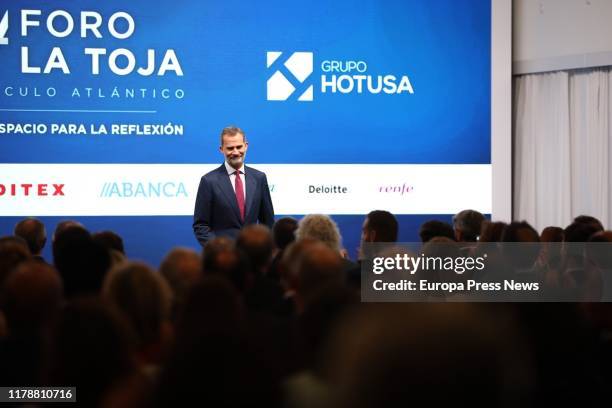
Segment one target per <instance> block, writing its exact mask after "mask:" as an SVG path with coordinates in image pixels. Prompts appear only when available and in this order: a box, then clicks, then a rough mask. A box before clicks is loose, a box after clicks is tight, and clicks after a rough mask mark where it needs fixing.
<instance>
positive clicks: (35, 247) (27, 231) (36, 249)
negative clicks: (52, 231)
mask: <svg viewBox="0 0 612 408" xmlns="http://www.w3.org/2000/svg"><path fill="white" fill-rule="evenodd" d="M14 233H15V235H16V236H18V237H21V238H23V239H25V241H26V242H27V243H28V248H29V249H30V252H31V253H32V255H38V254H39V253H40V251H42V249H43V248H44V247H45V243H46V242H47V230H46V229H45V224H43V223H42V222H41V221H40V220H38V219H36V218H26V219H24V220H21V221H19V222H18V223H17V225H15V231H14Z"/></svg>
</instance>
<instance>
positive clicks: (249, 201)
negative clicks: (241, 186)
mask: <svg viewBox="0 0 612 408" xmlns="http://www.w3.org/2000/svg"><path fill="white" fill-rule="evenodd" d="M247 170H248V171H247ZM244 175H245V177H244V178H245V180H246V203H245V206H246V208H245V209H244V218H245V220H246V219H247V217H248V214H249V211H251V207H252V206H253V198H254V197H253V196H254V195H255V190H256V189H257V181H256V180H255V177H253V172H252V171H251V170H250V169H249V168H248V167H247V166H244ZM236 207H238V205H236Z"/></svg>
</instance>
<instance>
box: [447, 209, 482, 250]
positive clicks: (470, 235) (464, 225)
mask: <svg viewBox="0 0 612 408" xmlns="http://www.w3.org/2000/svg"><path fill="white" fill-rule="evenodd" d="M484 219H485V217H484V215H482V214H481V213H479V212H478V211H475V210H463V211H461V212H459V213H457V214H455V216H454V217H453V227H454V228H455V230H456V231H460V232H461V238H462V240H463V241H465V242H474V241H476V239H477V238H478V235H480V227H481V224H482V222H483V221H484Z"/></svg>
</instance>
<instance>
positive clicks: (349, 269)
mask: <svg viewBox="0 0 612 408" xmlns="http://www.w3.org/2000/svg"><path fill="white" fill-rule="evenodd" d="M398 230H399V226H398V223H397V220H396V218H395V217H394V216H393V215H392V214H390V213H388V212H386V211H372V212H371V213H370V214H368V215H367V216H366V217H365V219H364V223H363V228H362V234H361V241H362V243H368V242H395V241H396V240H397V236H398ZM419 235H420V237H421V240H422V241H423V242H429V241H433V242H446V241H458V242H465V243H466V245H470V243H472V244H475V243H477V242H610V241H611V240H612V232H611V231H605V230H604V227H603V226H602V225H601V223H600V222H599V221H598V220H597V219H595V218H593V217H589V216H580V217H577V218H576V219H575V220H574V221H573V222H572V223H571V224H570V225H569V226H567V227H566V228H564V229H562V228H557V227H548V228H546V229H544V230H543V231H542V233H541V234H539V233H538V232H537V231H535V230H534V229H533V228H532V227H531V226H530V225H529V224H527V223H525V222H513V223H510V224H505V223H501V222H491V221H488V220H486V219H485V217H483V216H482V214H480V213H478V212H476V211H473V210H465V211H462V212H460V213H458V214H457V215H456V216H455V217H454V218H453V225H451V224H448V223H445V222H442V221H435V220H432V221H428V222H426V223H424V224H423V225H422V226H421V228H420V231H419ZM46 242H47V234H46V231H45V226H44V225H43V223H41V222H40V221H39V220H37V219H34V218H27V219H24V220H22V221H21V222H19V223H18V224H17V225H16V226H15V230H14V234H13V235H11V236H5V237H2V238H0V386H29V387H34V386H74V387H77V392H76V395H77V405H78V406H86V407H156V406H159V407H161V406H164V407H165V406H190V405H194V404H197V405H204V406H206V405H208V406H228V407H234V406H264V407H288V408H293V407H295V408H301V407H304V408H307V407H347V408H348V407H351V408H353V407H382V406H392V407H396V406H407V405H408V404H413V405H414V404H416V405H425V404H427V405H428V406H432V405H433V406H438V405H443V404H444V405H451V406H452V405H456V406H468V405H470V406H486V407H506V406H508V407H510V406H512V407H516V406H527V407H528V406H538V407H541V406H551V405H553V404H554V405H559V406H567V405H573V406H591V405H596V404H600V401H601V400H602V398H605V399H604V401H605V400H606V399H608V397H607V391H608V389H609V387H610V385H612V382H611V381H612V307H611V306H609V305H608V304H606V303H540V304H538V303H530V304H527V303H524V304H523V303H486V304H482V303H481V304H477V303H409V304H408V303H404V304H401V303H393V304H391V303H390V304H368V303H361V302H360V287H359V286H360V276H361V275H360V273H361V267H360V262H359V260H357V261H356V262H353V261H351V260H349V259H348V258H347V256H346V251H345V250H344V249H343V248H342V244H341V243H342V238H341V236H340V233H339V231H338V228H337V226H336V224H335V222H334V221H333V219H332V218H330V217H329V216H326V215H318V214H313V215H308V216H305V217H304V218H302V219H301V220H299V221H298V220H295V219H293V218H281V219H279V220H277V222H276V223H275V225H274V228H273V230H272V231H270V230H269V229H268V228H266V227H264V226H260V225H251V226H247V227H245V228H244V229H243V230H242V231H241V233H240V235H239V237H238V238H237V239H236V240H235V241H234V240H230V239H227V238H216V239H214V240H212V241H209V242H208V243H207V244H206V246H205V247H204V249H203V251H202V253H198V252H196V251H193V250H192V249H188V248H174V249H172V250H171V251H170V252H169V253H168V254H166V256H165V258H164V259H163V261H162V263H161V264H160V265H159V267H158V268H154V267H152V266H149V265H147V264H144V263H142V262H138V261H132V260H130V259H129V254H126V251H125V250H124V244H123V240H122V238H121V237H120V236H119V235H117V234H116V233H114V232H111V231H103V232H97V233H91V232H90V231H88V230H87V229H86V226H83V225H81V224H80V223H78V222H77V221H65V222H62V223H60V224H58V226H57V228H56V230H55V231H54V232H53V234H52V237H51V245H52V250H53V251H52V252H53V259H52V260H45V259H43V258H42V257H41V253H42V249H43V248H44V246H45V245H46ZM542 256H545V254H543V255H542ZM542 256H540V257H538V260H537V261H538V262H540V263H541V262H543V259H544V258H543V257H542ZM570 277H571V276H570ZM557 278H558V279H559V282H560V283H559V284H560V285H562V284H563V282H565V281H566V276H563V275H561V276H557ZM29 406H32V404H30V405H29Z"/></svg>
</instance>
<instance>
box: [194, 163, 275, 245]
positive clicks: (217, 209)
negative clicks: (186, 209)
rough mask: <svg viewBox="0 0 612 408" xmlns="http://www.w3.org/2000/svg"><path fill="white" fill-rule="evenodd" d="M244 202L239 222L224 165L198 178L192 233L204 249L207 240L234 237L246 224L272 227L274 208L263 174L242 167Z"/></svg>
mask: <svg viewBox="0 0 612 408" xmlns="http://www.w3.org/2000/svg"><path fill="white" fill-rule="evenodd" d="M244 180H245V184H246V200H245V211H244V221H242V220H241V219H240V212H239V210H238V202H237V201H236V194H235V192H234V188H233V187H232V182H231V181H230V176H229V175H228V174H227V170H226V168H225V165H224V164H222V165H221V167H219V168H217V169H215V170H213V171H211V172H210V173H207V174H205V175H204V176H202V178H201V179H200V187H198V196H197V198H196V204H195V211H194V215H193V232H194V233H195V236H196V238H197V240H198V241H199V242H200V244H202V246H204V245H205V244H206V242H208V241H209V240H211V239H213V238H215V237H219V236H226V237H230V238H236V237H237V236H238V232H240V229H241V228H242V227H243V226H244V225H247V224H255V223H260V224H265V225H267V226H268V227H270V228H272V225H273V224H274V207H273V206H272V198H271V197H270V188H269V187H268V180H267V178H266V175H265V174H264V173H263V172H261V171H258V170H255V169H253V168H251V167H247V166H244Z"/></svg>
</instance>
